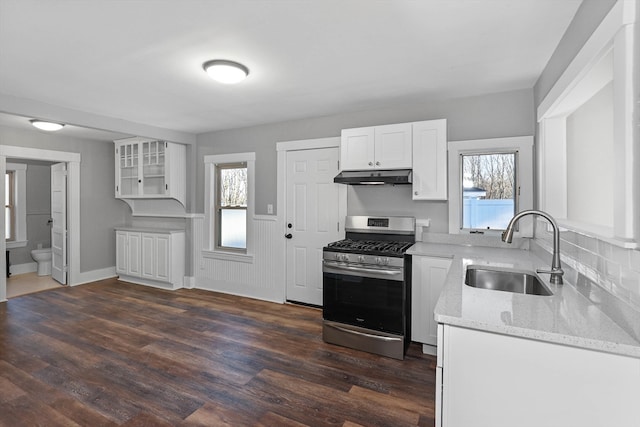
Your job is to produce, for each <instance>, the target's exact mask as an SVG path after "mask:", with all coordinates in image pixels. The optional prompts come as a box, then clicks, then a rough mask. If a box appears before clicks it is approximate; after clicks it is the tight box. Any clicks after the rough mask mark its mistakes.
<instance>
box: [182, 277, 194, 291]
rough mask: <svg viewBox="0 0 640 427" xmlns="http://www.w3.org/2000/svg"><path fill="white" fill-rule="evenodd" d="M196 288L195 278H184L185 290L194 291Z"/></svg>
mask: <svg viewBox="0 0 640 427" xmlns="http://www.w3.org/2000/svg"><path fill="white" fill-rule="evenodd" d="M195 287H196V278H195V276H184V288H185V289H194V288H195Z"/></svg>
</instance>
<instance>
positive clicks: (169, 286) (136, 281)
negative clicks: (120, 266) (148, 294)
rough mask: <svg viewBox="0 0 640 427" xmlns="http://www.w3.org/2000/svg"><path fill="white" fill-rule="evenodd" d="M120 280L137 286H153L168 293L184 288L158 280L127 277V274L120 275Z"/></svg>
mask: <svg viewBox="0 0 640 427" xmlns="http://www.w3.org/2000/svg"><path fill="white" fill-rule="evenodd" d="M118 280H120V281H123V282H128V283H134V284H136V285H145V286H151V287H152V288H158V289H164V290H168V291H175V290H176V289H180V288H182V287H183V286H182V285H174V284H173V283H169V282H160V281H158V280H150V279H145V278H142V277H134V276H127V275H125V274H119V275H118Z"/></svg>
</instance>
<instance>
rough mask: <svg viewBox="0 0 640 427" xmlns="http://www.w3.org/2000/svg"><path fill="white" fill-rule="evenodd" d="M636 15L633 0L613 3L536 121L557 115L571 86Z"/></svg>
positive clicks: (545, 101) (580, 78)
mask: <svg viewBox="0 0 640 427" xmlns="http://www.w3.org/2000/svg"><path fill="white" fill-rule="evenodd" d="M635 14H636V0H619V1H618V2H616V4H615V5H614V6H613V7H612V8H611V10H610V11H609V13H608V14H607V16H606V17H605V18H604V19H603V20H602V22H601V23H600V25H599V26H598V28H597V29H596V30H595V31H594V32H593V34H592V35H591V37H589V40H587V42H586V43H585V44H584V46H583V47H582V49H580V51H579V52H578V54H577V55H576V56H575V58H574V59H573V61H571V63H570V64H569V66H568V67H567V69H566V70H565V71H564V72H563V73H562V75H561V76H560V78H558V80H557V81H556V83H555V84H554V85H553V87H552V88H551V90H549V93H548V94H547V96H545V98H544V99H543V100H542V102H541V103H540V105H539V106H538V110H537V118H538V121H541V120H542V119H545V118H547V117H549V116H550V115H554V114H556V109H557V107H558V105H560V104H561V103H562V102H564V100H565V98H566V96H567V95H568V94H569V93H570V92H571V91H572V90H573V89H574V87H575V86H576V85H577V84H578V83H579V82H580V81H581V80H582V79H583V77H585V75H586V74H587V73H588V72H589V71H590V70H591V69H592V68H593V66H594V65H595V64H597V63H598V62H599V61H600V60H601V59H602V57H603V56H604V55H606V54H607V52H608V49H609V48H610V46H611V42H612V40H613V38H614V37H615V35H616V34H617V33H618V31H620V29H621V27H623V26H624V25H628V24H633V23H634V22H635Z"/></svg>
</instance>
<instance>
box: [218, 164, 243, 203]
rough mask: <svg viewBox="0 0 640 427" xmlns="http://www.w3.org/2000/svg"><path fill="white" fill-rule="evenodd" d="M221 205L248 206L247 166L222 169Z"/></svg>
mask: <svg viewBox="0 0 640 427" xmlns="http://www.w3.org/2000/svg"><path fill="white" fill-rule="evenodd" d="M220 190H221V191H220V206H244V207H246V206H247V168H246V167H241V168H229V169H227V168H224V169H220Z"/></svg>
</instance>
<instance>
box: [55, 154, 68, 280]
mask: <svg viewBox="0 0 640 427" xmlns="http://www.w3.org/2000/svg"><path fill="white" fill-rule="evenodd" d="M51 218H52V220H53V222H52V225H51V277H53V279H54V280H56V281H58V282H60V283H61V284H63V285H66V284H67V164H66V163H57V164H55V165H52V166H51Z"/></svg>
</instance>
